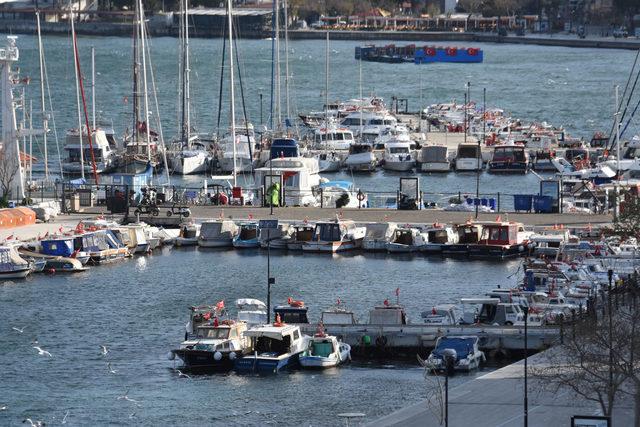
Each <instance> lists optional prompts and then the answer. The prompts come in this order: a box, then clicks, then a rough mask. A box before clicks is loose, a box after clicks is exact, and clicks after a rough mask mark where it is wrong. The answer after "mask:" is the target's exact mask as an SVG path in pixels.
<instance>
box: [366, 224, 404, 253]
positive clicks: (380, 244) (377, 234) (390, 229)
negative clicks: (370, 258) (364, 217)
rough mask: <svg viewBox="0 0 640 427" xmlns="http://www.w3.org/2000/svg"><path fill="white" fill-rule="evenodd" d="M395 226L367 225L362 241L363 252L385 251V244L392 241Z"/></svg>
mask: <svg viewBox="0 0 640 427" xmlns="http://www.w3.org/2000/svg"><path fill="white" fill-rule="evenodd" d="M396 228H398V226H397V224H396V223H394V222H374V223H371V224H367V233H366V234H365V236H364V240H363V241H362V249H364V250H365V251H372V252H373V251H386V250H387V243H389V241H390V240H391V239H392V237H393V235H394V233H395V231H396Z"/></svg>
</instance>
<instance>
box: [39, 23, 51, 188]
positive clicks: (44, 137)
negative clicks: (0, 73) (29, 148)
mask: <svg viewBox="0 0 640 427" xmlns="http://www.w3.org/2000/svg"><path fill="white" fill-rule="evenodd" d="M36 22H37V25H38V56H39V57H40V58H39V59H40V109H41V110H42V143H43V145H44V148H43V149H44V177H45V180H47V181H48V180H49V152H48V150H47V130H48V123H47V121H48V118H47V112H46V106H45V99H44V51H43V49H42V33H41V32H40V12H39V11H36Z"/></svg>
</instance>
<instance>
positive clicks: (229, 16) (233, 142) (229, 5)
mask: <svg viewBox="0 0 640 427" xmlns="http://www.w3.org/2000/svg"><path fill="white" fill-rule="evenodd" d="M232 7H233V6H232V0H227V8H228V13H227V19H228V25H229V94H230V97H231V145H233V186H234V187H235V186H237V185H238V176H237V171H236V106H235V89H234V82H233V8H232ZM246 125H247V126H249V124H248V123H246Z"/></svg>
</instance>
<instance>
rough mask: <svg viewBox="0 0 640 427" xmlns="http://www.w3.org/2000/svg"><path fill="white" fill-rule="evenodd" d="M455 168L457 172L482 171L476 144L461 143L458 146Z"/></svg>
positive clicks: (478, 149) (480, 158)
mask: <svg viewBox="0 0 640 427" xmlns="http://www.w3.org/2000/svg"><path fill="white" fill-rule="evenodd" d="M455 168H456V170H457V171H477V170H479V169H482V153H481V152H480V146H479V145H478V144H476V143H462V144H459V145H458V151H457V153H456V159H455Z"/></svg>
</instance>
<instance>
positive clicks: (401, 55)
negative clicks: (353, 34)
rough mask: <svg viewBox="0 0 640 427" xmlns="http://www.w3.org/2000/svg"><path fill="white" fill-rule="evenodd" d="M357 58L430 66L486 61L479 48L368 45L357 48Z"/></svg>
mask: <svg viewBox="0 0 640 427" xmlns="http://www.w3.org/2000/svg"><path fill="white" fill-rule="evenodd" d="M355 58H356V59H357V60H363V61H372V62H384V63H391V64H396V63H402V62H413V63H414V64H428V63H432V62H454V63H480V62H482V61H483V60H484V53H483V52H482V49H480V48H477V47H469V48H465V47H462V48H458V47H455V46H423V47H420V46H416V45H415V44H410V45H407V46H396V45H394V44H390V45H386V46H376V45H366V46H356V50H355Z"/></svg>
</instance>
